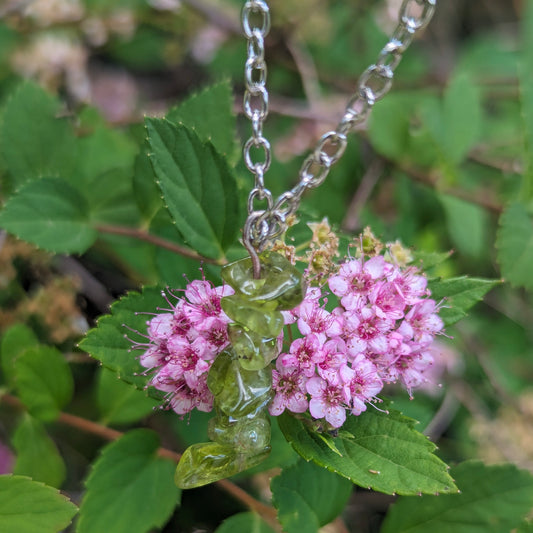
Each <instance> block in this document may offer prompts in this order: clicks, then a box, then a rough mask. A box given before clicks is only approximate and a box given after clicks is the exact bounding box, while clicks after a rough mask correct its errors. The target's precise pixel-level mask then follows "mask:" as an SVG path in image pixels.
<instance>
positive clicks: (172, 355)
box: [166, 336, 212, 385]
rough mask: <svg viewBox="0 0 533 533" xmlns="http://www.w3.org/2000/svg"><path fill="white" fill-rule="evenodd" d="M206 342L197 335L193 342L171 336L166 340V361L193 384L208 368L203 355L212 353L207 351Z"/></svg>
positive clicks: (208, 365)
mask: <svg viewBox="0 0 533 533" xmlns="http://www.w3.org/2000/svg"><path fill="white" fill-rule="evenodd" d="M206 345H207V342H206V340H205V339H203V338H202V337H197V338H196V339H195V340H194V341H193V342H189V341H188V340H187V339H183V337H178V336H175V337H171V338H170V339H169V341H168V344H167V347H168V353H169V355H168V363H167V365H166V366H170V365H172V368H173V371H174V372H175V373H177V374H180V375H184V376H185V379H186V380H187V383H189V384H193V385H194V384H195V383H196V382H197V380H198V377H199V376H201V375H202V374H204V373H205V372H207V371H208V370H209V367H210V364H209V363H208V362H207V361H205V359H204V357H205V356H206V355H209V356H210V358H212V355H211V354H210V353H209V352H208V351H207V349H206V348H207V346H206Z"/></svg>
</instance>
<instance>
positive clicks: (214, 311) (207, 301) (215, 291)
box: [185, 280, 234, 329]
mask: <svg viewBox="0 0 533 533" xmlns="http://www.w3.org/2000/svg"><path fill="white" fill-rule="evenodd" d="M233 293H234V291H233V289H232V288H231V287H230V286H229V285H222V286H220V287H214V286H213V285H212V284H211V283H210V282H208V281H205V280H194V281H192V282H191V283H189V284H188V285H187V288H186V289H185V296H186V298H187V299H188V300H189V302H190V305H188V306H187V307H186V310H187V315H188V317H189V319H190V321H191V322H192V324H193V325H194V326H195V327H196V328H197V329H202V328H204V327H205V326H204V322H205V321H206V320H207V319H208V318H212V317H216V318H221V317H222V316H224V317H225V315H224V312H223V311H222V309H221V307H220V300H221V298H222V297H223V296H228V295H230V294H233ZM228 322H229V320H228Z"/></svg>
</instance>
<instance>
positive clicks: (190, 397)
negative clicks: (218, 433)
mask: <svg viewBox="0 0 533 533" xmlns="http://www.w3.org/2000/svg"><path fill="white" fill-rule="evenodd" d="M169 406H170V407H171V408H172V409H173V410H174V411H175V412H176V413H178V414H179V415H185V414H187V413H189V412H190V411H192V410H193V409H194V408H196V409H198V410H199V411H204V412H209V411H211V410H212V409H213V396H212V394H211V392H209V389H208V388H207V384H206V383H205V382H202V383H198V386H197V388H192V387H190V386H189V384H188V383H187V382H186V381H185V380H180V381H178V382H176V383H175V388H174V391H173V395H172V397H171V398H170V400H169Z"/></svg>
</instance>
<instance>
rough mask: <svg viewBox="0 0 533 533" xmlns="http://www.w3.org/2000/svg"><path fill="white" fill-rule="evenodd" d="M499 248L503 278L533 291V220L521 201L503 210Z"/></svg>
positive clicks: (497, 240)
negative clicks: (532, 273)
mask: <svg viewBox="0 0 533 533" xmlns="http://www.w3.org/2000/svg"><path fill="white" fill-rule="evenodd" d="M496 248H497V249H498V263H499V264H500V267H501V269H502V275H503V277H504V278H505V279H506V280H507V281H509V282H510V283H511V285H513V286H515V287H525V288H526V289H529V290H530V291H531V290H533V276H532V275H531V272H532V269H533V219H532V217H531V216H529V215H528V213H527V211H526V208H525V207H524V206H523V205H522V204H519V203H514V204H511V205H509V206H508V207H507V208H506V209H505V211H504V212H503V213H502V215H501V217H500V227H499V230H498V235H497V237H496Z"/></svg>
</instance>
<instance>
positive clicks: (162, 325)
mask: <svg viewBox="0 0 533 533" xmlns="http://www.w3.org/2000/svg"><path fill="white" fill-rule="evenodd" d="M173 334H174V315H172V314H171V313H162V314H160V315H155V316H154V318H152V320H150V322H148V335H149V336H150V340H151V341H152V342H156V343H157V342H165V341H166V340H167V339H168V338H169V337H170V336H171V335H173Z"/></svg>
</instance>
